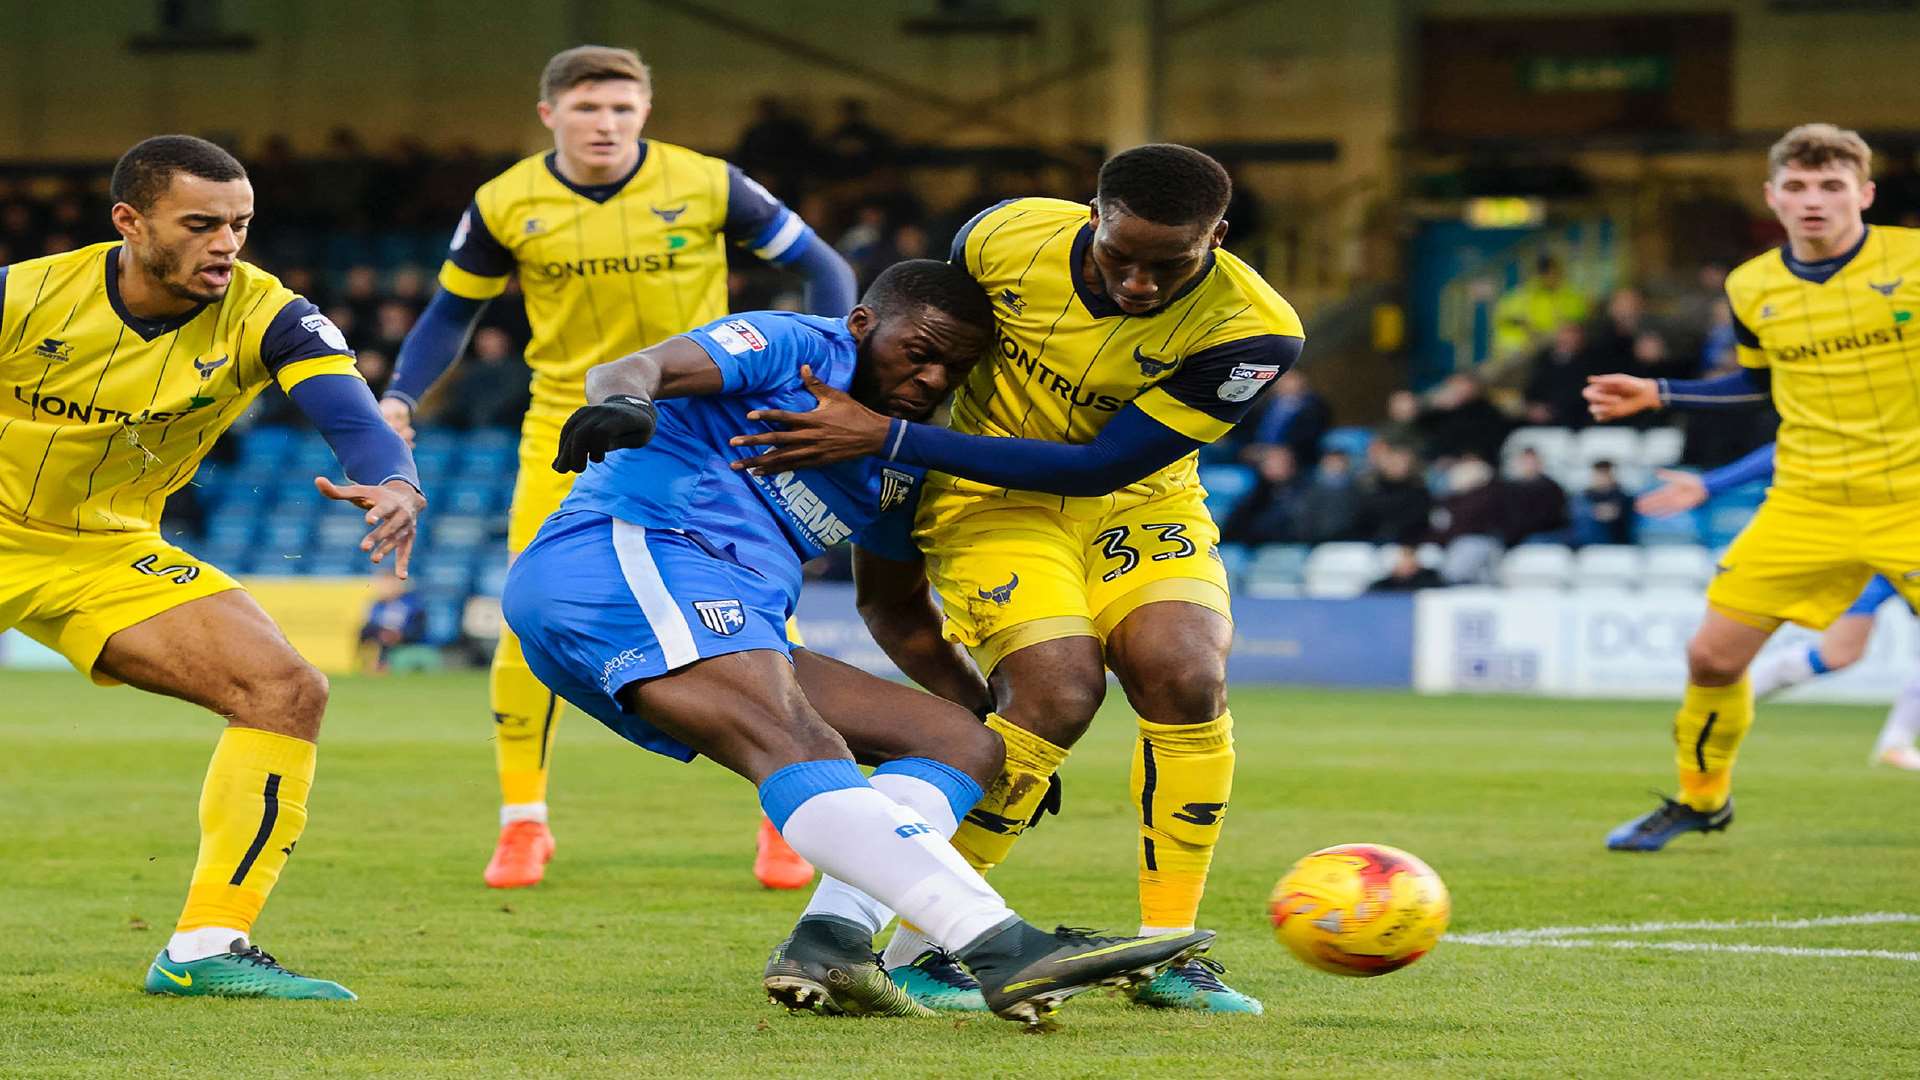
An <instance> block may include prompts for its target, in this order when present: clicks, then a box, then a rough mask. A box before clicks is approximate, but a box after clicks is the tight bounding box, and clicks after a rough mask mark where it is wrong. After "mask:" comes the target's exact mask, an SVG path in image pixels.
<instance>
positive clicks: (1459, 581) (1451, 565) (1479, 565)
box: [1440, 536, 1506, 585]
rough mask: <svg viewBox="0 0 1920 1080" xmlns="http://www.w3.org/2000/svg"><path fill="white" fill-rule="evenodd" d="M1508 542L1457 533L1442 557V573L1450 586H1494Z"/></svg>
mask: <svg viewBox="0 0 1920 1080" xmlns="http://www.w3.org/2000/svg"><path fill="white" fill-rule="evenodd" d="M1505 551H1506V545H1505V544H1502V543H1501V542H1500V541H1499V540H1498V539H1496V538H1495V537H1491V536H1456V537H1454V538H1453V539H1452V540H1451V541H1448V543H1447V546H1446V548H1445V549H1444V551H1443V553H1442V555H1441V558H1440V576H1441V577H1443V578H1446V579H1447V583H1448V584H1449V585H1490V584H1492V583H1493V580H1494V571H1495V570H1496V569H1497V568H1498V567H1499V565H1500V556H1501V554H1502V553H1504V552H1505Z"/></svg>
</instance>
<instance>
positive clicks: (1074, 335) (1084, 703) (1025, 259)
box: [743, 144, 1303, 1013]
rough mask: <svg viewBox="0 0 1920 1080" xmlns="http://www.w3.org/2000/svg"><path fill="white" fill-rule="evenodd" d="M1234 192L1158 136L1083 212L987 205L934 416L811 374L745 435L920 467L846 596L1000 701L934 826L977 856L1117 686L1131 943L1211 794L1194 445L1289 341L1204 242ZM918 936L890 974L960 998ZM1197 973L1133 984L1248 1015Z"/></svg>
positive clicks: (1200, 866) (958, 684)
mask: <svg viewBox="0 0 1920 1080" xmlns="http://www.w3.org/2000/svg"><path fill="white" fill-rule="evenodd" d="M1231 191H1232V186H1231V183H1230V182H1229V180H1228V179H1227V174H1226V171H1225V170H1224V169H1222V168H1221V166H1220V164H1219V163H1218V162H1216V161H1214V160H1213V159H1212V158H1210V157H1208V156H1206V155H1205V154H1202V153H1200V152H1199V151H1197V150H1193V149H1191V148H1188V147H1184V146H1174V145H1165V144H1163V145H1153V146H1142V147H1136V148H1135V149H1132V150H1128V151H1126V152H1124V153H1122V154H1120V155H1118V156H1116V157H1115V158H1113V159H1112V160H1111V161H1108V162H1107V163H1106V165H1105V166H1104V167H1102V169H1101V170H1100V187H1099V192H1098V194H1097V195H1096V196H1095V197H1094V199H1093V202H1092V206H1091V208H1089V207H1088V206H1087V205H1086V204H1081V203H1071V202H1063V201H1060V200H1056V199H1013V200H1009V201H1007V202H1005V203H1002V204H1000V205H998V206H994V207H991V208H989V209H988V210H986V211H984V212H982V213H981V214H980V215H979V216H978V217H976V218H974V219H973V220H972V221H970V222H968V223H967V225H966V226H965V227H963V228H962V229H961V230H960V233H959V235H958V236H956V237H955V238H954V242H953V249H952V255H951V257H952V259H953V261H954V262H956V263H960V264H962V265H964V266H965V267H966V268H967V270H968V272H970V273H971V274H972V275H973V276H974V278H975V280H977V281H979V282H980V284H981V285H982V286H984V287H985V288H986V290H987V295H988V296H990V297H992V298H993V300H994V303H995V305H996V307H997V314H998V315H999V319H1000V333H999V340H998V342H997V348H996V352H995V355H993V356H990V357H989V358H988V361H987V362H986V363H983V364H981V365H980V366H979V367H977V368H975V369H974V372H973V375H972V376H971V377H970V378H969V379H968V380H967V382H966V384H965V385H964V386H963V387H962V388H961V390H960V391H959V393H958V394H956V395H955V397H954V404H953V427H952V430H950V431H949V430H946V429H941V428H936V427H930V426H927V425H921V424H908V423H906V422H905V421H895V422H892V423H889V422H887V421H886V420H885V419H884V418H881V417H878V416H877V415H876V414H873V413H870V412H867V411H866V410H862V409H858V408H857V407H855V406H853V405H852V403H851V400H850V399H848V398H846V396H845V395H841V394H835V393H833V392H831V391H826V390H824V388H823V389H822V390H821V391H819V393H821V396H822V397H823V398H825V399H826V403H825V404H824V405H823V407H822V408H821V409H819V410H817V411H816V412H813V413H804V414H777V415H770V416H769V418H770V419H776V420H778V421H780V422H783V423H786V424H788V425H789V430H787V431H784V432H777V433H774V434H770V435H763V436H756V437H751V438H746V439H744V440H743V442H744V443H745V444H749V445H754V444H765V445H771V446H775V447H786V449H777V450H775V451H773V452H772V453H770V454H768V455H767V456H766V457H765V458H764V459H763V460H762V461H761V462H759V463H758V465H757V468H758V469H761V470H765V471H776V470H778V469H780V468H788V467H801V466H803V465H808V464H815V463H817V462H818V461H819V460H822V459H824V458H837V457H839V456H841V455H847V454H854V453H878V454H880V455H882V456H883V457H891V458H893V459H895V460H899V461H905V462H909V463H912V464H918V465H921V466H924V467H926V468H928V469H930V470H935V471H933V472H930V473H929V474H928V478H927V483H926V484H925V485H924V486H925V488H926V494H925V496H924V497H923V498H922V500H921V503H920V507H919V512H918V517H917V524H916V529H915V533H914V539H915V541H916V542H917V544H918V546H919V548H920V549H921V551H922V552H923V553H924V554H925V564H924V575H923V571H922V566H921V564H919V563H911V564H907V563H899V562H889V561H888V560H885V559H880V558H878V557H876V556H875V555H873V553H870V552H859V553H857V554H856V558H855V574H856V578H857V579H858V581H859V594H860V602H861V610H862V613H863V614H864V615H865V616H866V617H867V620H868V625H869V627H870V628H871V629H872V630H873V632H874V637H875V639H876V640H877V641H878V642H880V644H881V645H882V646H883V647H885V648H886V649H887V651H888V653H889V655H891V656H892V657H893V659H894V661H895V662H896V663H898V664H899V665H900V667H901V669H902V670H904V671H906V672H907V674H909V675H911V676H912V677H913V678H915V679H916V680H918V681H919V682H920V683H921V685H923V686H926V687H927V688H928V689H930V690H933V691H934V692H936V693H939V694H941V695H943V696H946V697H949V698H951V699H952V700H955V701H958V702H960V703H961V704H964V705H967V706H968V707H970V708H974V709H977V710H980V711H981V712H982V714H983V715H984V714H985V713H986V712H987V710H988V709H989V708H990V707H991V708H995V709H996V715H992V716H989V717H988V719H987V723H988V725H989V726H991V727H993V728H994V729H995V730H996V731H998V732H1000V734H1001V736H1002V738H1003V739H1004V740H1005V741H1006V745H1007V765H1006V771H1005V772H1004V773H1003V775H1002V776H1001V779H1000V781H999V782H998V783H996V784H995V785H993V786H992V787H991V788H989V789H988V791H987V793H986V796H985V798H984V799H982V800H981V802H980V804H979V805H978V806H977V807H976V808H975V809H974V811H973V812H972V813H970V814H968V815H967V819H966V821H965V823H963V824H962V825H961V827H960V830H959V831H958V832H957V833H955V834H954V846H956V847H958V848H959V849H960V851H961V853H962V854H964V855H966V857H967V858H968V860H969V861H970V862H972V863H973V864H974V866H976V867H978V868H980V869H981V870H985V869H987V868H990V867H992V866H994V865H995V864H997V863H999V862H1000V861H1001V860H1002V859H1003V858H1005V856H1006V854H1007V852H1008V850H1009V849H1010V848H1011V846H1012V844H1013V842H1014V840H1015V839H1016V838H1018V836H1019V835H1020V834H1021V832H1022V831H1023V830H1024V829H1025V828H1026V827H1027V825H1028V823H1029V821H1030V820H1031V819H1032V818H1033V817H1034V816H1035V814H1036V813H1037V812H1038V810H1039V808H1040V807H1041V805H1042V803H1043V801H1044V800H1045V799H1046V798H1047V795H1048V792H1049V784H1050V780H1051V778H1052V777H1053V774H1054V772H1055V771H1056V770H1057V769H1058V768H1059V767H1060V764H1061V763H1062V762H1063V761H1064V760H1065V759H1066V756H1067V751H1068V749H1069V748H1070V747H1072V746H1073V744H1074V742H1075V741H1077V740H1078V739H1079V738H1080V736H1081V735H1082V734H1083V733H1084V732H1085V731H1086V728H1087V725H1088V724H1089V723H1091V722H1092V720H1093V714H1094V710H1095V709H1097V708H1098V707H1099V705H1100V702H1101V700H1102V698H1103V697H1104V696H1105V694H1106V673H1107V669H1108V668H1111V669H1112V670H1113V672H1114V674H1116V675H1117V676H1118V677H1119V680H1120V685H1121V687H1122V689H1123V690H1124V691H1125V693H1126V697H1127V702H1128V704H1130V705H1131V706H1132V707H1133V709H1134V711H1135V713H1136V715H1137V716H1138V725H1139V738H1138V739H1137V740H1136V742H1135V743H1134V763H1133V775H1132V787H1133V795H1134V801H1135V806H1136V808H1137V809H1138V811H1139V815H1140V821H1139V857H1140V908H1141V933H1143V934H1154V933H1160V932H1163V931H1169V930H1181V929H1190V928H1191V927H1192V926H1193V925H1194V921H1195V916H1196V913H1197V911H1198V909H1199V905H1200V897H1201V893H1202V891H1203V890H1204V888H1205V885H1206V878H1207V870H1208V867H1209V865H1210V863H1211V861H1212V858H1213V849H1214V845H1215V844H1216V842H1217V841H1218V839H1219V835H1220V828H1221V821H1222V819H1223V818H1224V816H1225V814H1226V810H1227V804H1228V799H1229V793H1230V791H1231V788H1232V783H1233V717H1232V714H1231V713H1230V712H1228V710H1227V691H1226V658H1227V649H1228V646H1229V644H1230V643H1231V640H1232V634H1233V624H1232V621H1231V619H1232V616H1231V610H1230V608H1229V606H1228V600H1227V578H1226V572H1225V570H1224V568H1223V567H1222V566H1221V564H1220V558H1219V554H1218V552H1217V551H1216V549H1215V545H1216V543H1217V542H1218V539H1219V533H1218V531H1217V530H1216V529H1215V527H1214V524H1213V520H1212V518H1211V517H1209V516H1208V514H1207V510H1206V506H1205V498H1206V491H1205V490H1204V489H1203V488H1202V487H1201V486H1200V481H1199V477H1198V472H1197V467H1196V464H1195V454H1196V452H1197V451H1198V450H1199V449H1200V448H1201V447H1202V446H1204V445H1205V444H1207V443H1209V442H1212V441H1214V440H1216V439H1218V438H1220V437H1221V436H1223V435H1225V434H1226V433H1227V432H1228V431H1229V430H1231V429H1232V427H1233V425H1234V424H1235V423H1237V422H1238V421H1239V420H1240V419H1241V418H1242V417H1243V416H1245V415H1246V413H1247V411H1248V410H1249V409H1251V408H1252V407H1253V405H1254V404H1255V402H1257V401H1258V400H1259V398H1260V396H1261V394H1262V392H1263V391H1264V390H1265V389H1266V388H1268V387H1270V386H1272V385H1273V383H1274V381H1275V380H1276V379H1277V378H1278V377H1279V376H1280V374H1281V373H1282V372H1284V371H1286V370H1287V369H1288V368H1289V367H1290V366H1291V365H1292V364H1293V362H1294V361H1295V359H1296V358H1297V357H1298V356H1299V353H1300V348H1301V345H1302V341H1303V334H1302V331H1301V327H1300V320H1299V318H1298V317H1297V316H1296V315H1295V314H1294V311H1293V309H1292V307H1290V306H1289V305H1288V304H1287V302H1286V301H1285V300H1284V299H1282V298H1281V297H1280V295H1279V294H1278V293H1276V292H1275V291H1274V290H1273V289H1272V288H1270V287H1269V286H1268V285H1267V283H1266V282H1265V281H1263V280H1261V278H1260V276H1259V274H1257V273H1255V272H1254V271H1253V269H1252V268H1250V267H1249V266H1247V264H1245V263H1243V262H1241V261H1240V260H1239V259H1237V258H1235V257H1234V256H1233V255H1232V254H1230V253H1228V252H1226V251H1224V250H1222V249H1221V248H1220V241H1221V238H1222V237H1223V236H1224V235H1225V234H1226V222H1225V220H1224V214H1225V211H1226V205H1227V200H1228V198H1229V196H1230V195H1231ZM941 474H945V475H941ZM929 580H931V583H932V586H933V589H934V590H935V591H937V593H938V594H939V597H940V600H941V606H942V608H943V609H944V620H945V622H944V633H945V637H946V638H947V639H948V640H949V641H952V642H957V643H959V644H960V645H962V646H964V647H965V648H966V649H967V651H969V652H970V653H971V654H972V658H973V660H974V662H975V664H977V666H978V670H977V671H976V670H975V669H974V668H973V667H969V666H968V665H967V663H966V660H965V658H964V657H963V656H962V655H961V654H959V653H957V652H956V651H955V650H954V649H953V648H952V646H951V645H949V644H947V643H946V642H943V641H942V640H941V636H942V633H941V623H940V621H939V616H937V615H936V614H935V611H934V608H933V605H932V604H931V603H930V602H929V601H928V596H927V583H928V581H929ZM982 673H984V675H985V676H986V678H985V679H984V680H983V679H982V677H981V674H982ZM1003 718H1004V719H1003ZM930 949H931V947H930V945H929V944H928V942H927V940H926V938H925V937H923V936H921V935H920V934H918V933H917V932H914V931H912V930H910V929H907V928H903V929H902V931H901V932H900V933H898V934H896V935H895V936H894V940H893V941H892V942H891V943H889V945H888V947H887V957H886V959H887V965H888V967H889V968H891V969H893V971H894V974H895V977H896V978H897V979H899V980H901V981H902V983H903V984H904V985H906V986H907V987H908V988H909V990H910V991H912V992H913V993H914V994H915V996H916V997H918V998H920V999H921V1000H923V1001H924V1002H927V1003H929V1004H935V1005H949V1006H952V1005H957V1004H962V1003H965V1004H966V1005H967V1006H970V1007H972V1008H979V1007H980V1004H979V1003H978V1001H977V1000H976V996H977V990H976V989H975V988H974V987H973V986H972V980H971V979H970V978H968V977H967V976H966V975H965V973H964V972H962V971H960V970H959V968H957V967H956V966H954V965H953V964H952V962H951V960H950V959H947V958H945V957H943V956H941V955H939V954H938V953H937V951H930ZM1219 975H1220V969H1219V968H1218V966H1217V965H1212V964H1211V962H1205V961H1196V962H1190V963H1188V964H1183V965H1180V966H1178V967H1176V968H1172V969H1169V970H1168V971H1166V972H1164V973H1162V974H1161V975H1160V976H1159V977H1158V978H1156V979H1154V980H1153V981H1152V982H1151V983H1149V984H1148V985H1147V986H1146V987H1144V988H1143V989H1142V990H1141V991H1140V992H1139V993H1138V994H1137V995H1136V1000H1137V1001H1140V1002H1142V1003H1144V1004H1151V1005H1160V1006H1168V1007H1180V1008H1195V1009H1204V1010H1209V1011H1218V1012H1252V1013H1257V1012H1259V1011H1260V1003H1259V1002H1258V1001H1256V1000H1254V999H1253V998H1251V997H1249V996H1248V995H1246V994H1242V993H1240V992H1238V991H1235V990H1233V989H1231V988H1230V987H1228V986H1226V985H1225V984H1224V983H1222V982H1221V981H1220V979H1219Z"/></svg>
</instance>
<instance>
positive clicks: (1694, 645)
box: [1687, 635, 1748, 686]
mask: <svg viewBox="0 0 1920 1080" xmlns="http://www.w3.org/2000/svg"><path fill="white" fill-rule="evenodd" d="M1747 661H1748V658H1747V657H1744V656H1739V655H1736V654H1735V653H1733V652H1731V651H1729V650H1728V649H1725V648H1722V647H1718V646H1716V645H1715V644H1714V643H1713V642H1710V641H1705V640H1702V639H1701V637H1699V636H1697V635H1696V636H1695V637H1694V638H1693V640H1692V641H1689V642H1687V678H1688V679H1689V680H1690V681H1692V682H1693V683H1694V684H1695V685H1696V686H1728V685H1731V684H1732V683H1734V682H1735V681H1737V680H1738V679H1739V678H1740V674H1741V672H1743V671H1745V670H1746V668H1747Z"/></svg>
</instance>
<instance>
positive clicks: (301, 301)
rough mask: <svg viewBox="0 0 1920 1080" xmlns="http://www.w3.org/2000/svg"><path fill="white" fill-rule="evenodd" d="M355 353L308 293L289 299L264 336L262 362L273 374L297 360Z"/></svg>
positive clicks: (261, 349)
mask: <svg viewBox="0 0 1920 1080" xmlns="http://www.w3.org/2000/svg"><path fill="white" fill-rule="evenodd" d="M352 355H353V350H352V349H349V348H347V336H346V335H345V334H342V333H341V332H340V328H339V327H337V326H335V325H333V320H331V319H329V318H327V317H326V316H325V315H322V314H320V309H319V308H317V307H314V306H313V302H312V301H310V300H308V299H307V298H306V297H304V296H296V297H294V298H293V299H292V300H289V301H287V306H286V307H283V308H281V309H280V314H278V315H275V316H274V317H273V321H272V322H270V323H268V324H267V330H266V333H265V334H262V335H261V337H260V362H261V363H263V364H265V365H266V366H267V371H268V372H270V373H273V374H278V373H279V371H280V369H281V368H283V367H286V366H287V365H288V364H291V363H293V362H294V361H295V360H311V359H313V358H314V357H317V356H352Z"/></svg>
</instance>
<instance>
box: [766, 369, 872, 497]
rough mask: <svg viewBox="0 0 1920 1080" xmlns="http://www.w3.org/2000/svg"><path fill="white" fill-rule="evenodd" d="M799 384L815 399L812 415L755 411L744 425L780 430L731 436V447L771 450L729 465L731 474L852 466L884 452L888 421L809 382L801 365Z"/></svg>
mask: <svg viewBox="0 0 1920 1080" xmlns="http://www.w3.org/2000/svg"><path fill="white" fill-rule="evenodd" d="M800 381H801V382H802V383H803V384H805V386H806V388H807V390H808V391H810V392H811V393H812V394H813V396H814V397H816V398H818V399H819V400H820V404H819V405H818V406H817V407H815V408H814V410H813V411H812V412H787V411H786V410H784V409H755V410H754V411H752V412H750V413H748V414H747V419H749V420H764V421H766V422H767V423H769V424H779V425H780V426H781V427H782V428H784V429H785V430H783V431H763V432H761V433H760V434H758V435H735V436H734V437H733V438H732V439H729V440H728V442H729V443H730V444H732V445H734V446H771V447H774V448H775V449H772V450H769V451H767V452H766V453H763V454H760V455H759V456H757V457H751V458H747V459H745V460H742V461H736V462H734V463H733V467H734V468H735V469H747V470H750V471H751V472H753V473H754V474H756V475H759V476H769V475H772V474H774V473H783V472H789V471H791V470H794V469H817V468H819V467H820V466H822V465H832V464H834V463H836V462H841V461H851V460H853V459H854V458H857V457H861V456H863V455H866V454H877V453H879V452H880V451H881V450H882V449H884V448H885V446H886V443H887V432H888V431H889V430H891V429H892V426H893V421H892V420H889V419H887V418H886V417H884V416H881V415H880V414H879V413H877V412H874V411H873V410H872V409H869V408H867V407H866V406H865V405H862V404H860V403H859V402H857V401H855V400H853V399H852V398H851V397H848V396H847V395H846V394H844V393H841V392H840V391H838V390H835V389H834V388H833V387H831V386H828V385H827V384H826V383H823V382H821V381H820V380H819V379H816V378H814V375H813V368H811V367H808V366H807V365H805V364H802V365H801V366H800Z"/></svg>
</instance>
